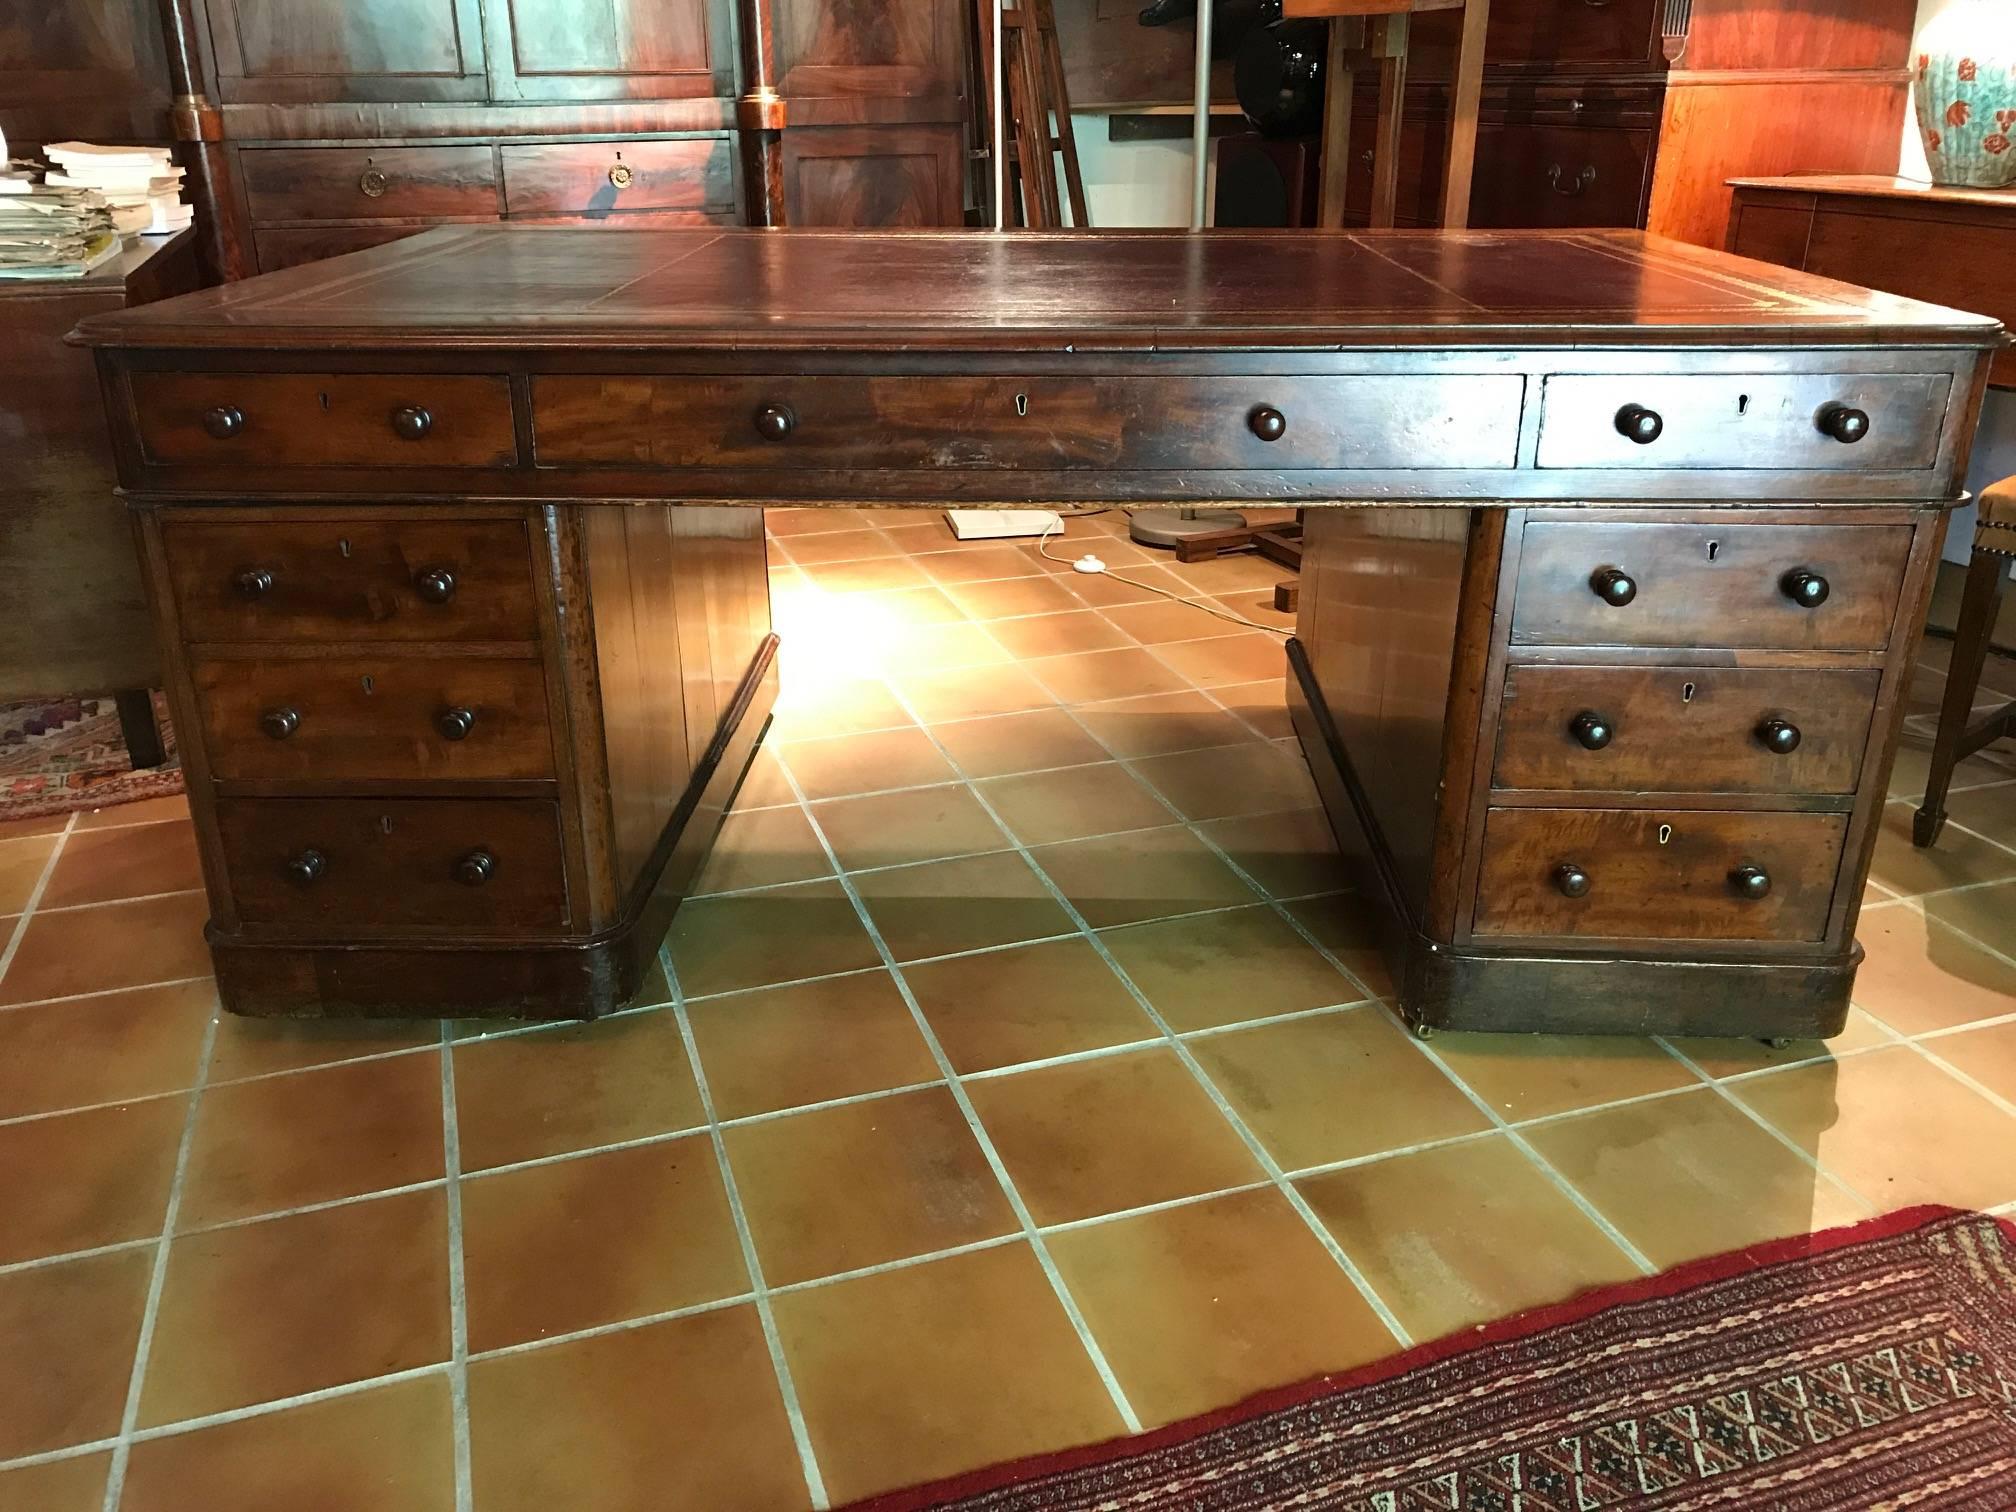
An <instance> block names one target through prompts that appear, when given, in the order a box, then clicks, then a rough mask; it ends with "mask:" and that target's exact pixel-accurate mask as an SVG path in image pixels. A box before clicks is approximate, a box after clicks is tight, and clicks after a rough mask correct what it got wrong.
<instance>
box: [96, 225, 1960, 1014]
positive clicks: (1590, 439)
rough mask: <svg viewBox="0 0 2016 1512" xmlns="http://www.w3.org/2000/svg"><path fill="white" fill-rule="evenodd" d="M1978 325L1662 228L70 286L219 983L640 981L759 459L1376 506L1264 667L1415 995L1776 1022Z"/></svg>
mask: <svg viewBox="0 0 2016 1512" xmlns="http://www.w3.org/2000/svg"><path fill="white" fill-rule="evenodd" d="M1999 333H2000V327H1999V326H1998V325H1997V323H1996V322H1995V321H1993V320H1990V319H1986V318H1982V317H1977V316H1971V315H1963V314H1958V313H1955V312H1953V311H1949V310H1942V309H1938V308H1934V307H1931V306H1927V305H1922V304H1916V303H1913V302H1911V301H1908V300H1903V299H1899V298H1895V297H1892V296H1888V295H1881V294H1873V293H1868V292H1865V291H1862V290H1858V289H1853V288H1850V287H1847V286H1845V285H1841V284H1835V283H1830V282H1826V281H1824V280H1820V279H1816V278H1813V277H1810V276H1807V275H1804V274H1799V273H1793V272H1788V271H1785V270H1782V269H1773V268H1768V267H1766V266H1764V265H1762V264H1758V263H1752V262H1747V261H1743V260H1739V259H1736V258H1732V257H1729V256H1727V255H1725V254H1721V253H1714V252H1705V251H1701V250H1697V249H1694V248H1690V247H1684V246H1680V245H1677V244H1672V243H1666V242H1661V241H1658V240H1656V239H1650V238H1646V237H1643V236H1640V235H1639V234H1637V233H1632V232H1604V233H1587V234H1539V233H1518V232H1514V233H1467V234H1463V233H1459V234H1455V235H1440V234H1434V233H1412V232H1377V233H1371V234H1362V233H1361V234H1356V235H1347V234H1342V233H1338V234H1328V233H1310V232H1291V233H1238V234H1222V233H1220V234H1212V235H1207V236H1202V237H1199V236H1183V235H1171V234H1157V233H1131V234H1130V233H1114V234H1106V233H1090V234H1087V233H1065V234H1059V235H1031V234H1016V235H1012V236H1008V237H1001V236H994V235H985V234H978V233H965V232H938V233H921V234H920V233H860V232H850V233H844V234H835V233H822V232H780V231H717V230H693V231H616V230H608V229H595V230H567V229H549V228H534V227H488V226H486V227H456V228H445V229H441V230H437V231H433V232H430V233H427V234H425V235H423V236H419V237H416V238H414V239H412V240H408V241H402V242H399V243H397V244H395V245H391V246H386V247H382V248H378V249H376V250H373V251H368V252H363V253H359V254H356V255H354V256H350V257H343V258H338V259H336V260H334V261H331V262H325V263H319V264H315V265H312V266H307V267H302V268H297V269H293V270H289V271H287V272H282V273H277V274H274V275H271V276H269V277H264V278H257V279H252V280H249V281H247V282H244V283H238V284H232V285H229V286H227V287H225V288H221V289H213V290H209V291H206V292H203V293H200V294H195V295H191V296H188V297H186V298H182V299H176V300H170V301H168V302H166V303H163V304H158V305H154V306H151V307H149V308H146V309H143V310H136V311H129V312H125V313H121V314H116V315H109V316H104V317H99V318H94V319H92V320H90V321H87V322H86V323H85V324H84V325H83V326H82V327H80V328H79V335H78V338H77V339H79V340H81V341H83V342H86V343H88V344H90V345H93V346H95V347H96V348H97V349H98V361H99V364H100V373H101V377H102V380H103V385H104V391H105V396H106V400H107V404H108V407H109V412H110V415H111V418H112V425H113V431H114V434H115V436H116V438H117V450H118V459H119V467H120V475H121V481H122V484H123V486H124V489H125V491H126V496H127V498H128V501H129V502H130V504H131V505H132V506H133V508H134V510H135V512H136V517H137V521H138V535H139V540H140V546H141V552H142V556H143V559H144V567H145V571H146V575H147V578H148V581H149V584H150V587H151V591H152V598H153V602H154V607H155V613H156V615H157V617H158V624H159V629H160V637H161V642H162V645H163V647H164V648H165V649H166V651H167V655H168V659H169V662H170V676H169V694H170V697H171V699H172V700H173V704H174V709H175V714H176V718H177V720H178V723H179V725H180V728H181V730H182V731H183V741H184V747H183V748H184V750H185V752H186V761H187V765H188V772H189V786H190V797H191V806H192V808H193V809H194V812H195V817H196V825H197V829H198V832H199V835H200V837H201V842H202V852H203V862H204V868H205V878H206V882H207V886H208V889H209V895H210V905H211V909H212V920H211V924H210V929H209V938H210V945H211V949H212V952H213V954H214V957H215V960H216V966H217V975H218V980H219V983H220V985H221V989H222V992H223V996H224V1001H225V1003H226V1005H227V1006H229V1007H230V1008H232V1009H235V1010H237V1011H239V1012H242V1013H254V1014H370V1013H413V1012H420V1013H430V1014H443V1015H458V1016H459V1015H476V1014H498V1015H518V1014H523V1015H531V1016H541V1017H554V1016H580V1015H593V1014H597V1013H600V1012H604V1011H607V1010H608V1009H610V1008H612V1007H614V1006H615V1005H617V1004H620V1003H621V1002H623V1001H624V1000H625V998H626V997H627V996H628V995H629V994H630V993H631V991H632V990H633V989H634V987H635V986H636V985H637V983H638V980H639V976H640V973H641V971H642V970H643V968H644V966H645V964H646V963H647V962H648V961H649V960H650V958H651V955H652V953H653V952H654V951H655V949H656V948H657V946H658V943H659V941H660V939H661V937H662V935H663V933H664V931H665V929H666V927H667V925H668V923H669V920H670V917H671V914H672V911H673V909H674V908H676V907H677V904H678V901H679V898H680V894H681V892H682V890H683V889H684V888H686V887H687V886H689V885H690V880H691V878H692V876H693V875H694V872H695V871H696V869H697V867H698V864H699V862H700V860H701V858H702V857H703V855H704V853H705V851H706V849H707V847H708V845H709V844H710V843H711V841H712V838H713V835H714V832H715V829H716V827H717V825H718V823H719V819H720V816H721V813H722V810H723V809H724V808H725V807H726V806H727V804H728V802H729V801H730V799H731V797H732V796H733V793H734V790H735V788H736V785H737V783H738V782H739V781H740V779H741V776H742V773H743V772H744V770H745V769H746V767H747V764H748V762H749V759H750V757H751V755H752V753H753V751H754V749H755V746H756V742H757V741H758V740H759V739H760V738H761V734H762V731H763V729H764V727H765V725H766V723H767V718H768V713H769V709H770V706H771V702H772V698H773V696H774V691H775V685H776V673H775V650H776V638H775V636H774V635H773V634H772V633H771V629H770V620H769V606H768V599H767V588H766V577H765V570H764V568H765V564H764V545H763V517H762V512H761V509H760V507H748V506H761V505H763V504H765V503H768V502H773V501H793V502H804V501H815V502H816V501H844V502H848V503H870V504H884V505H886V504H914V505H917V506H919V507H934V506H942V505H943V504H945V503H946V502H950V501H1002V502H1009V501H1031V500H1034V501H1046V502H1047V501H1055V500H1091V501H1099V502H1104V503H1120V502H1126V501H1134V500H1152V501H1201V500H1214V501H1215V500H1264V501H1267V502H1270V503H1284V502H1291V503H1295V504H1307V505H1337V504H1344V505H1352V506H1358V507H1350V508H1321V509H1314V508H1312V509H1311V510H1310V511H1309V515H1308V534H1307V542H1306V555H1305V559H1304V569H1303V570H1304V578H1303V588H1302V595H1301V604H1302V607H1301V610H1300V617H1299V622H1298V630H1297V635H1296V638H1295V640H1294V641H1293V642H1292V643H1291V644H1290V646H1289V649H1288V654H1287V658H1286V667H1285V669H1284V671H1285V675H1286V676H1287V678H1288V683H1289V692H1290V704H1291V707H1292V710H1293V713H1294V716H1295V724H1296V728H1297V730H1298V732H1299V734H1300V736H1301V740H1302V744H1303V748H1304V750H1305V751H1306V752H1307V753H1308V756H1309V758H1310V761H1311V763H1312V765H1313V767H1314V769H1315V771H1316V775H1317V779H1318V784H1319V787H1320V788H1321V790H1322V793H1323V796H1324V801H1325V805H1326V807H1327V809H1328V811H1329V813H1330V816H1331V819H1332V823H1333V826H1334V827H1335V829H1336V830H1337V833H1338V836H1339V839H1340V842H1341V843H1342V845H1343V847H1344V850H1345V852H1346V854H1347V856H1348V857H1349V858H1350V859H1351V860H1352V861H1353V862H1354V864H1356V865H1358V866H1359V867H1360V868H1362V871H1363V873H1364V875H1365V876H1366V878H1367V882H1368V888H1369V889H1370V890H1371V892H1372V894H1373V895H1374V896H1376V897H1380V898H1383V899H1384V900H1385V903H1386V905H1387V910H1386V911H1387V913H1388V914H1389V916H1390V920H1391V924H1392V929H1391V937H1392V940H1391V951H1392V955H1393V958H1394V963H1395V967H1396V977H1397V979H1398V980H1399V981H1400V982H1401V984H1402V987H1401V991H1402V1000H1403V1001H1402V1005H1403V1009H1404V1011H1405V1013H1406V1014H1407V1016H1408V1018H1409V1019H1410V1021H1411V1022H1412V1023H1414V1024H1415V1025H1416V1026H1417V1027H1420V1028H1422V1029H1432V1028H1434V1027H1436V1026H1444V1025H1446V1026H1458V1027H1474V1028H1492V1029H1525V1030H1541V1029H1575V1030H1595V1031H1617V1032H1643V1031H1647V1030H1652V1031H1662V1032H1667V1033H1680V1034H1685V1033H1716V1034H1749V1035H1757V1036H1764V1037H1771V1036H1789V1035H1828V1034H1832V1033H1835V1032H1837V1031H1838V1030H1839V1029H1840V1027H1841V1025H1842V1022H1843V1019H1844V1016H1845V1014H1846V1012H1847V1004H1848V994H1849V989H1850V986H1851V984H1852V981H1853V978H1854V971H1855V965H1856V962H1857V960H1858V958H1859V950H1858V947H1857V946H1856V945H1855V940H1854V928H1855V920H1856V914H1857V910H1858V906H1859V904H1860V901H1861V895H1862V888H1863V883H1864V877H1865V874H1866V872H1867V869H1868V864H1869V857H1870V853H1871V849H1872V847H1873V846H1874V844H1875V842H1876V836H1877V831H1878V819H1879V815H1880V811H1881V808H1882V804H1883V798H1884V792H1885V784H1886V782H1887V779H1888V776H1889V769H1890V760H1891V755H1892V750H1893V746H1894V743H1895V739H1896V735H1897V729H1898V725H1899V723H1900V720H1901V718H1902V714H1903V709H1904V692H1905V687H1906V684H1907V682H1908V680H1909V676H1910V670H1911V666H1912V660H1913V653H1914V649H1915V645H1916V642H1917V638H1918V633H1919V623H1920V619H1921V616H1922V612H1923V610H1924V606H1925V600H1926V595H1927V592H1928V588H1929V583H1930V576H1929V573H1930V568H1931V566H1932V563H1933V561H1934V559H1935V556H1936V552H1937V546H1938V537H1939V535H1940V533H1941V531H1942V528H1943V523H1944V515H1945V511H1946V510H1948V509H1949V508H1950V507H1951V505H1952V504H1953V503H1954V502H1955V498H1956V495H1957V493H1958V490H1959V483H1958V480H1959V479H1960V478H1961V477H1962V475H1963V471H1964V467H1965V463H1966V453H1967V449H1968V445H1969V441H1970V439H1971V436H1972V433H1973V429H1974V422H1975V418H1976V414H1977V411H1978V407H1979V404H1980V399H1981V391H1982V387H1983V384H1984V381H1985V378H1986V375H1987V369H1988V363H1989V359H1990V356H1991V354H1992V352H1993V350H1994V349H1995V347H1996V346H1997V344H1998V342H1999V340H2000V334H1999ZM974 906H976V907H980V906H984V901H983V900H976V901H975V905H974ZM785 930H788V924H785V923H781V922H780V933H781V932H783V931H785Z"/></svg>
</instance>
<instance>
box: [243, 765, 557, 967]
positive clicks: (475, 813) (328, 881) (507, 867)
mask: <svg viewBox="0 0 2016 1512" xmlns="http://www.w3.org/2000/svg"><path fill="white" fill-rule="evenodd" d="M217 830H218V835H219V838H220V840H221V842H222V846H223V852H224V865H225V870H226V872H227V874H228V876H229V878H230V886H231V897H232V900H233V901H234V902H235V903H236V905H237V909H238V917H239V918H240V920H242V921H243V922H245V923H247V924H284V925H287V926H289V927H291V928H294V929H298V930H301V931H303V932H305V933H310V934H314V933H324V932H326V933H328V934H330V935H354V934H356V933H358V932H359V931H362V930H373V931H385V932H389V933H407V932H426V931H430V930H456V931H459V932H466V933H471V934H499V933H503V932H506V931H509V930H512V929H540V928H552V927H556V926H559V925H562V924H564V923H565V922H566V914H567V886H566V879H565V875H564V872H563V870H562V866H561V851H560V811H559V809H558V807H557V806H555V805H554V804H551V803H546V802H544V801H541V800H537V799H494V798H481V799H452V798H450V799H425V798H400V799H370V798H237V799H222V800H220V801H219V802H218V804H217Z"/></svg>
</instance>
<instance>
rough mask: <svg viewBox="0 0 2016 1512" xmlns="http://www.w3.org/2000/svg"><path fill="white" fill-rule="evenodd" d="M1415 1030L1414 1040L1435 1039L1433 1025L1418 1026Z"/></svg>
mask: <svg viewBox="0 0 2016 1512" xmlns="http://www.w3.org/2000/svg"><path fill="white" fill-rule="evenodd" d="M1413 1028H1414V1038H1416V1039H1418V1040H1431V1039H1433V1038H1435V1026H1434V1025H1433V1024H1416V1025H1414V1026H1413Z"/></svg>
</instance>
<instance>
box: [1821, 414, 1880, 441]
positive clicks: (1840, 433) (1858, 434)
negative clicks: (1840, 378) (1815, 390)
mask: <svg viewBox="0 0 2016 1512" xmlns="http://www.w3.org/2000/svg"><path fill="white" fill-rule="evenodd" d="M1820 431H1821V434H1823V435H1828V436H1832V437H1833V438H1834V439H1835V440H1836V441H1839V442H1840V443H1841V444H1842V445H1844V446H1853V445H1854V444H1855V443H1856V442H1857V441H1860V440H1861V439H1862V438H1863V437H1864V436H1866V435H1868V434H1869V412H1868V411H1867V410H1859V409H1853V408H1851V407H1850V406H1848V405H1845V404H1830V405H1828V406H1827V408H1825V409H1824V410H1822V411H1820Z"/></svg>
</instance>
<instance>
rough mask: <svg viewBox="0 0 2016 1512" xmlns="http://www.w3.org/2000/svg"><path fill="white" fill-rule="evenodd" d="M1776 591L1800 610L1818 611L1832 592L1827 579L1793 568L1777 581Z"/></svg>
mask: <svg viewBox="0 0 2016 1512" xmlns="http://www.w3.org/2000/svg"><path fill="white" fill-rule="evenodd" d="M1778 589H1779V591H1780V592H1781V593H1783V594H1784V595H1785V597H1787V598H1788V599H1790V600H1792V602H1793V603H1795V604H1797V605H1798V606H1799V607H1800V608H1801V609H1818V608H1819V607H1820V606H1821V605H1822V604H1824V603H1826V602H1827V595H1828V594H1829V593H1830V592H1832V591H1833V590H1832V589H1830V588H1829V587H1828V586H1827V579H1825V578H1824V577H1822V576H1820V574H1819V573H1817V572H1814V571H1811V570H1810V569H1808V568H1805V567H1795V568H1793V569H1792V570H1791V571H1790V572H1788V573H1786V574H1785V576H1783V577H1782V578H1780V579H1779V580H1778Z"/></svg>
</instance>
